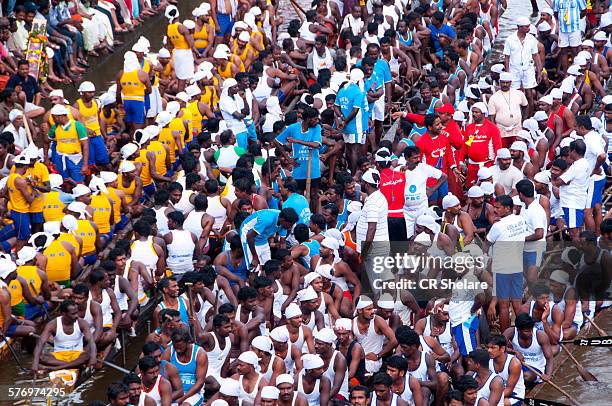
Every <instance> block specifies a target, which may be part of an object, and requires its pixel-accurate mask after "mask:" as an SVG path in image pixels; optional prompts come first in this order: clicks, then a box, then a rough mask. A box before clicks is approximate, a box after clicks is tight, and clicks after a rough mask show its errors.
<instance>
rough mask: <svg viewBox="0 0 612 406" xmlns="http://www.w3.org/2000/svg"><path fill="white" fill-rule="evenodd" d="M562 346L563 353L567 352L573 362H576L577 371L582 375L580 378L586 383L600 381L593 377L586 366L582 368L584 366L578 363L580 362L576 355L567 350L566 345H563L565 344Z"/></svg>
mask: <svg viewBox="0 0 612 406" xmlns="http://www.w3.org/2000/svg"><path fill="white" fill-rule="evenodd" d="M560 344H561V348H563V351H565V352H567V355H569V357H570V358H571V360H572V361H573V362H574V364H575V365H576V369H577V370H578V373H579V374H580V376H581V377H582V379H584V380H585V381H597V380H598V379H597V378H596V377H595V375H593V374H592V373H591V372H590V371H588V370H587V369H586V368H585V367H584V366H582V364H581V363H580V362H578V360H577V359H576V357H574V355H573V354H572V353H571V352H570V351H569V350H568V349H567V347H566V346H565V345H563V343H560Z"/></svg>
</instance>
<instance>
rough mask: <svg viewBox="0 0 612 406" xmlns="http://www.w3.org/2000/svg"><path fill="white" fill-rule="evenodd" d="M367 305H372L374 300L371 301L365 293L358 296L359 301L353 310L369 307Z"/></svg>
mask: <svg viewBox="0 0 612 406" xmlns="http://www.w3.org/2000/svg"><path fill="white" fill-rule="evenodd" d="M369 306H374V302H372V299H370V298H369V297H367V296H365V295H361V296H359V301H358V302H357V306H356V307H355V310H361V309H365V308H366V307H369Z"/></svg>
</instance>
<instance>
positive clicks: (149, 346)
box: [142, 341, 160, 355]
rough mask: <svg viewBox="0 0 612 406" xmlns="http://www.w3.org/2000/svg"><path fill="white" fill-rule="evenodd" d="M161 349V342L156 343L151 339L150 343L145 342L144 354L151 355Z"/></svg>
mask: <svg viewBox="0 0 612 406" xmlns="http://www.w3.org/2000/svg"><path fill="white" fill-rule="evenodd" d="M159 349H160V347H159V344H157V343H154V342H153V341H150V342H148V343H145V345H143V346H142V354H143V355H151V354H153V353H154V352H155V351H157V350H159Z"/></svg>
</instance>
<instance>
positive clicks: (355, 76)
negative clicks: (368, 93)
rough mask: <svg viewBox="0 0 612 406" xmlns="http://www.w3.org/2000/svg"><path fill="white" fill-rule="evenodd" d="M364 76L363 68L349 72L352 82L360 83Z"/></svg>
mask: <svg viewBox="0 0 612 406" xmlns="http://www.w3.org/2000/svg"><path fill="white" fill-rule="evenodd" d="M363 78H364V73H363V70H361V69H353V70H351V73H350V74H349V81H350V82H352V83H359V82H360V81H362V80H363Z"/></svg>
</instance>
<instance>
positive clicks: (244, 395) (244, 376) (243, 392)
mask: <svg viewBox="0 0 612 406" xmlns="http://www.w3.org/2000/svg"><path fill="white" fill-rule="evenodd" d="M259 371H260V367H259V358H258V357H257V354H255V353H254V352H253V351H245V352H243V353H242V354H240V356H239V357H238V360H237V363H236V373H235V374H234V375H232V377H231V379H234V380H236V381H238V383H239V384H240V386H239V388H240V396H239V398H240V399H241V400H242V404H248V405H251V406H253V405H258V404H259V399H260V397H261V389H262V388H263V387H264V386H266V385H267V384H268V381H267V380H266V379H265V378H264V376H263V375H262V374H261V373H260V372H259Z"/></svg>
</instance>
